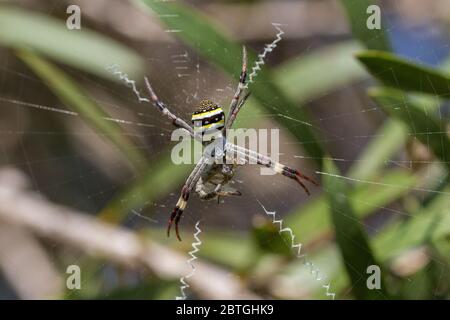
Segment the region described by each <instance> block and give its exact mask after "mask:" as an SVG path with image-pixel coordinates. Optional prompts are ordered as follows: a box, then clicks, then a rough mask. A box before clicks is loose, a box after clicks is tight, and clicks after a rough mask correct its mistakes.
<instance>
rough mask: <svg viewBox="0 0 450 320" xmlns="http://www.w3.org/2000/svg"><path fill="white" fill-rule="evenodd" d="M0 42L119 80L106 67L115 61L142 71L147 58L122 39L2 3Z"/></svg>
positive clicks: (124, 67)
mask: <svg viewBox="0 0 450 320" xmlns="http://www.w3.org/2000/svg"><path fill="white" fill-rule="evenodd" d="M0 45H3V46H7V47H11V48H16V49H18V48H24V47H25V48H30V49H33V50H35V51H37V52H39V53H40V54H42V55H45V56H47V57H50V58H52V59H54V60H56V61H59V62H62V63H65V64H68V65H70V66H73V67H76V68H78V69H81V70H84V71H87V72H90V73H93V74H95V75H97V76H101V77H104V78H107V79H112V80H117V77H114V76H113V75H112V74H111V72H108V71H107V70H106V68H107V67H108V66H110V65H112V64H117V65H119V66H120V68H121V70H122V71H124V72H126V73H128V74H129V75H130V76H133V77H138V76H140V75H141V74H142V70H143V65H144V61H143V59H142V58H141V57H140V56H139V55H137V54H136V53H135V52H133V51H132V50H130V49H128V48H126V47H125V46H122V45H121V44H120V43H118V42H116V41H113V40H111V39H108V38H106V37H105V36H102V35H100V34H98V33H95V32H93V31H90V30H89V29H88V28H86V26H85V25H82V29H81V30H69V29H67V27H66V24H65V21H64V20H58V19H54V18H51V17H49V16H47V15H42V14H39V13H35V12H34V13H32V12H30V11H25V10H21V9H18V8H13V7H11V6H5V5H1V6H0Z"/></svg>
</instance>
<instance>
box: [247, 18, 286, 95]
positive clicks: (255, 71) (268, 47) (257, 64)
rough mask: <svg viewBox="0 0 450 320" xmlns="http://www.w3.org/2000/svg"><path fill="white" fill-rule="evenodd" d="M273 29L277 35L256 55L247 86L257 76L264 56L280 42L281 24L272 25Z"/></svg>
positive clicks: (263, 61)
mask: <svg viewBox="0 0 450 320" xmlns="http://www.w3.org/2000/svg"><path fill="white" fill-rule="evenodd" d="M272 25H273V27H274V28H275V29H276V30H277V34H276V37H275V40H273V41H272V42H271V43H269V44H266V45H265V47H264V50H263V52H262V53H260V54H258V60H257V61H256V62H255V65H254V67H253V68H252V72H251V73H250V74H249V76H248V83H247V85H246V87H247V86H248V84H250V83H253V79H254V78H255V77H256V75H257V74H258V71H259V70H261V66H263V65H264V64H265V59H266V56H267V55H268V54H269V53H271V52H272V51H273V50H274V49H275V48H276V47H277V44H278V42H280V41H281V40H282V36H283V34H284V31H283V30H282V29H281V28H280V27H281V24H279V23H272Z"/></svg>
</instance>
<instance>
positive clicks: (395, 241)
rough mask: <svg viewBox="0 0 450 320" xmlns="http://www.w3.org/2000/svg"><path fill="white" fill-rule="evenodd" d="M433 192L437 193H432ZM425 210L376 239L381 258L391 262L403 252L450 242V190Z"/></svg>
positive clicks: (375, 246) (391, 226)
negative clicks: (440, 242)
mask: <svg viewBox="0 0 450 320" xmlns="http://www.w3.org/2000/svg"><path fill="white" fill-rule="evenodd" d="M430 192H433V190H430ZM439 193H440V194H439V196H437V197H435V198H434V199H433V201H431V202H430V204H429V205H427V206H426V207H425V208H422V209H421V210H420V212H418V213H416V214H415V215H414V216H412V217H411V218H410V219H409V220H406V221H398V222H396V223H393V224H391V225H390V226H389V227H388V228H387V229H386V230H385V232H382V233H380V234H378V235H377V236H376V237H375V239H374V250H375V252H376V253H377V256H379V257H380V258H382V259H383V260H387V259H389V258H391V257H393V256H395V255H398V254H399V253H401V252H403V251H405V250H407V249H410V248H414V247H417V246H420V245H424V244H426V243H428V242H436V241H439V240H440V239H444V240H446V241H447V242H448V241H449V239H450V209H449V208H450V188H449V187H447V188H446V189H444V190H443V191H439Z"/></svg>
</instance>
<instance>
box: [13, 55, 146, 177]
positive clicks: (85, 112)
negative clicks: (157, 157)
mask: <svg viewBox="0 0 450 320" xmlns="http://www.w3.org/2000/svg"><path fill="white" fill-rule="evenodd" d="M17 56H18V57H19V58H20V59H21V60H22V61H23V62H25V64H26V65H27V66H28V67H29V68H31V69H32V70H33V71H34V72H35V73H36V74H37V75H38V76H39V77H40V78H42V79H43V80H44V82H45V83H46V84H47V85H48V87H49V88H50V89H51V90H52V91H53V93H54V94H55V95H56V96H58V97H59V99H61V101H63V102H64V103H65V104H66V105H67V106H68V107H69V108H71V109H72V110H73V111H75V112H77V113H78V114H79V116H80V117H81V118H82V119H84V120H85V121H86V122H87V123H88V124H89V125H90V126H91V127H92V128H94V129H95V130H96V132H98V133H99V134H100V135H101V136H102V137H103V138H105V139H106V140H109V141H110V142H112V143H113V144H114V145H115V146H116V147H117V148H118V149H119V150H120V151H121V152H122V154H123V155H124V156H125V157H126V158H127V159H128V160H129V161H130V163H131V164H132V165H133V166H134V167H135V168H136V169H142V168H143V167H145V166H146V158H145V156H144V155H142V154H141V153H140V152H139V151H138V149H137V148H136V147H135V146H134V144H133V143H132V142H131V141H130V140H129V139H128V138H127V136H126V135H124V132H123V131H122V129H121V127H120V126H119V125H117V124H116V123H115V122H112V121H108V120H107V119H108V118H110V117H109V116H108V114H107V113H106V112H104V111H103V110H102V109H101V108H100V107H99V106H98V105H97V104H96V103H95V102H94V101H93V100H92V99H90V98H89V97H88V96H87V95H86V93H85V92H84V91H83V90H82V89H81V88H80V87H79V86H78V85H77V84H76V83H75V82H74V81H73V80H72V79H70V78H69V77H68V76H67V75H66V74H64V73H63V72H62V71H60V70H59V69H58V68H56V67H55V66H53V65H52V64H50V63H49V62H47V61H45V60H44V59H43V58H41V57H39V55H37V54H35V53H33V52H32V51H29V50H20V51H18V52H17Z"/></svg>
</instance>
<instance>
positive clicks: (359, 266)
mask: <svg viewBox="0 0 450 320" xmlns="http://www.w3.org/2000/svg"><path fill="white" fill-rule="evenodd" d="M324 170H325V172H327V173H328V174H327V175H325V177H324V179H323V183H324V188H325V192H326V193H327V196H328V199H329V203H330V206H331V209H330V210H331V217H332V221H333V224H334V226H335V231H336V242H337V243H338V245H339V249H340V251H341V255H342V259H343V261H344V264H345V267H346V271H347V274H348V275H349V277H350V279H351V284H352V292H353V294H354V295H355V297H356V298H357V299H384V298H386V293H385V292H384V289H383V286H382V289H379V290H369V289H368V288H367V285H366V282H365V281H361V277H364V276H365V275H366V274H367V267H368V266H370V265H379V264H378V263H377V261H376V260H375V257H374V255H373V253H372V249H371V248H370V246H369V240H368V238H367V236H366V233H365V232H364V230H363V228H362V226H361V223H360V222H359V219H358V218H357V216H356V215H355V213H354V212H353V210H352V208H351V206H350V203H349V201H348V194H347V191H346V188H347V187H346V183H345V180H343V179H341V178H340V177H338V175H339V171H338V170H337V168H336V167H335V166H334V164H333V162H331V161H330V160H325V163H324Z"/></svg>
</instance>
